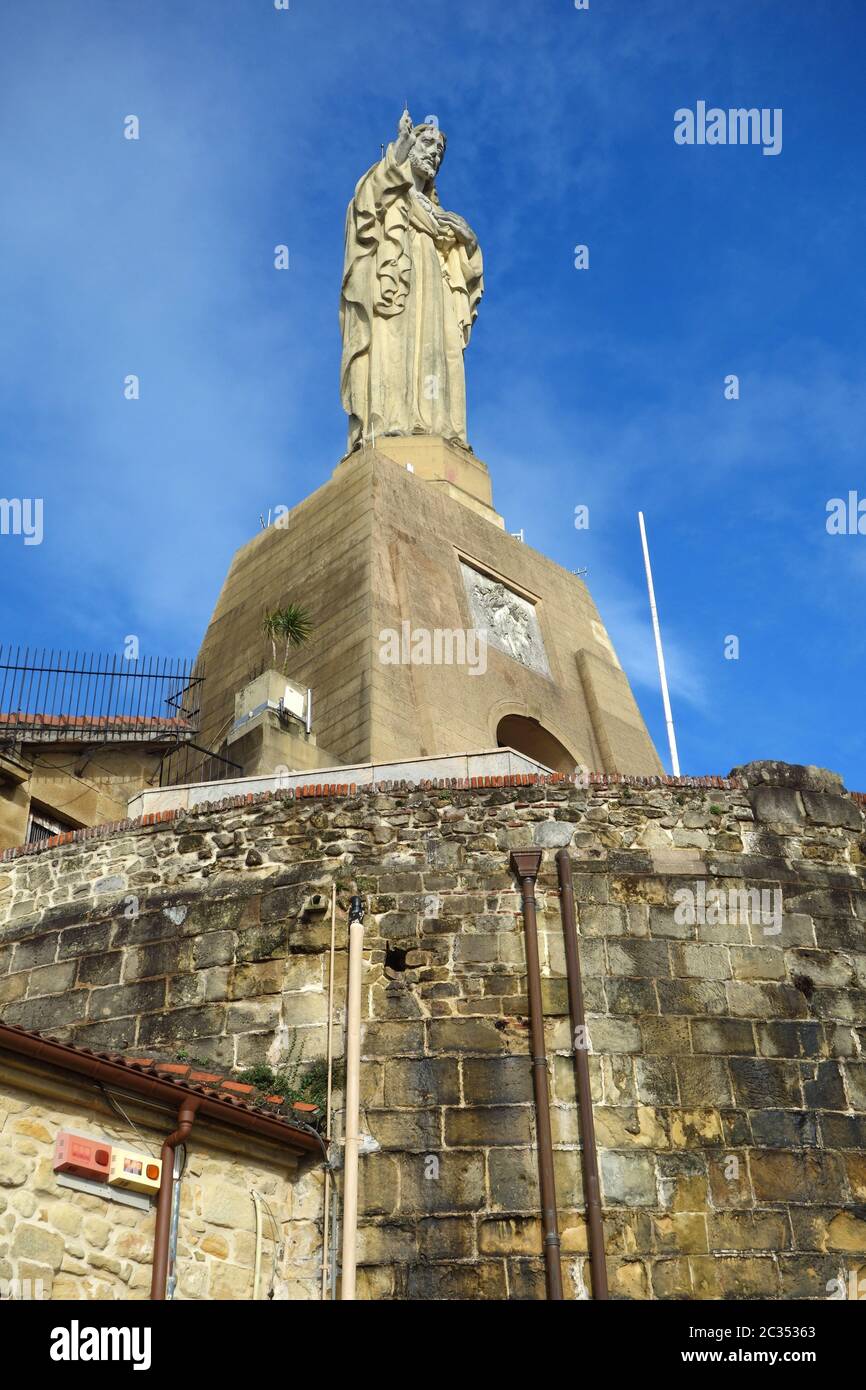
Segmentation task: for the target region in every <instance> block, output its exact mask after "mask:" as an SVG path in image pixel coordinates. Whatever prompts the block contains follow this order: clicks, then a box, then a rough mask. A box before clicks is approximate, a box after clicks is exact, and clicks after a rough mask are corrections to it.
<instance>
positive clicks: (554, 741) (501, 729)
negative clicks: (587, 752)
mask: <svg viewBox="0 0 866 1390" xmlns="http://www.w3.org/2000/svg"><path fill="white" fill-rule="evenodd" d="M496 742H497V743H498V745H499V747H500V748H513V749H514V750H515V752H517V753H524V754H525V755H526V757H527V758H534V759H535V761H536V762H538V763H544V766H545V767H549V768H551V769H552V771H553V772H574V769H575V767H576V766H577V763H576V761H575V759H574V758H573V757H572V756H571V754H570V753H569V751H568V749H567V748H566V747H565V745H564V744H562V743H560V741H559V739H558V738H556V737H555V736H554V735H553V734H552V733H550V731H549V730H548V729H545V727H544V725H543V724H539V722H538V720H537V719H527V718H526V717H525V716H524V715H522V714H506V716H505V718H504V719H500V721H499V723H498V724H497V726H496Z"/></svg>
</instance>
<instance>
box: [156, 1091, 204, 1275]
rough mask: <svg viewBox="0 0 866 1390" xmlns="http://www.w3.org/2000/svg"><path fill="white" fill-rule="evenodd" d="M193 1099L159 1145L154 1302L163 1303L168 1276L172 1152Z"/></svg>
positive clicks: (187, 1123) (184, 1132)
mask: <svg viewBox="0 0 866 1390" xmlns="http://www.w3.org/2000/svg"><path fill="white" fill-rule="evenodd" d="M198 1106H199V1102H198V1101H197V1100H183V1101H182V1102H181V1105H180V1109H179V1110H178V1112H177V1129H176V1130H175V1131H174V1133H173V1134H170V1135H169V1136H168V1138H167V1139H166V1140H165V1142H164V1143H163V1146H162V1153H161V1154H160V1157H161V1159H162V1177H161V1178H160V1183H159V1195H158V1196H157V1199H156V1228H155V1230H154V1233H153V1271H152V1274H151V1280H150V1296H151V1299H153V1300H154V1301H155V1302H157V1303H160V1302H165V1283H166V1275H167V1274H168V1248H169V1237H170V1234H171V1208H172V1197H173V1195H174V1151H175V1149H176V1148H177V1145H178V1144H181V1143H183V1142H184V1141H185V1140H186V1139H187V1137H188V1136H189V1132H190V1130H191V1129H192V1125H193V1120H194V1119H195V1114H196V1111H197V1109H198Z"/></svg>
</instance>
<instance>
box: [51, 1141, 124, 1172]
mask: <svg viewBox="0 0 866 1390" xmlns="http://www.w3.org/2000/svg"><path fill="white" fill-rule="evenodd" d="M110 1169H111V1145H110V1144H106V1142H105V1140H104V1139H84V1138H82V1136H81V1135H80V1134H68V1133H67V1132H66V1130H61V1131H60V1133H59V1134H58V1136H57V1142H56V1144H55V1146H54V1171H55V1173H72V1174H73V1175H74V1176H75V1177H78V1178H90V1180H91V1182H105V1181H106V1180H107V1178H108V1174H109V1172H110Z"/></svg>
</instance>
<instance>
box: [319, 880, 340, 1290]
mask: <svg viewBox="0 0 866 1390" xmlns="http://www.w3.org/2000/svg"><path fill="white" fill-rule="evenodd" d="M336 935H337V885H336V883H334V884H332V886H331V954H330V957H329V960H328V1046H327V1056H328V1095H327V1100H326V1102H325V1148H326V1149H327V1151H328V1160H329V1161H328V1166H327V1167H326V1169H325V1199H324V1201H325V1205H324V1213H323V1217H322V1298H323V1299H324V1297H325V1294H326V1291H327V1287H328V1240H329V1237H330V1231H329V1228H328V1215H329V1210H330V1201H331V1167H330V1154H331V1092H332V1083H333V1075H334V1048H333V1041H332V1039H333V1030H334V947H335V945H336Z"/></svg>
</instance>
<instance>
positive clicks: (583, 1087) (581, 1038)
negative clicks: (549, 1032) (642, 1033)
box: [556, 849, 609, 1299]
mask: <svg viewBox="0 0 866 1390" xmlns="http://www.w3.org/2000/svg"><path fill="white" fill-rule="evenodd" d="M556 871H557V874H558V876H559V907H560V913H561V916H562V933H563V936H564V938H565V973H566V976H567V980H568V1011H569V1013H570V1015H571V1046H572V1051H573V1054H574V1070H575V1074H576V1080H577V1104H578V1110H579V1112H580V1137H581V1139H582V1140H583V1184H584V1190H585V1194H586V1224H587V1228H588V1231H589V1267H590V1270H591V1272H592V1296H593V1298H597V1299H606V1298H608V1297H609V1295H608V1287H607V1265H606V1263H605V1258H604V1224H603V1222H602V1215H601V1187H600V1184H599V1180H598V1153H597V1150H596V1145H595V1120H594V1118H593V1113H592V1088H591V1083H590V1076H589V1047H588V1045H587V1044H588V1038H587V1034H586V1012H585V1009H584V1004H583V983H582V981H581V977H580V956H579V954H578V950H577V929H576V927H575V924H574V885H573V882H572V878H571V860H570V859H569V857H568V850H567V849H561V850H560V851H559V853H558V854H557V856H556Z"/></svg>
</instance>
